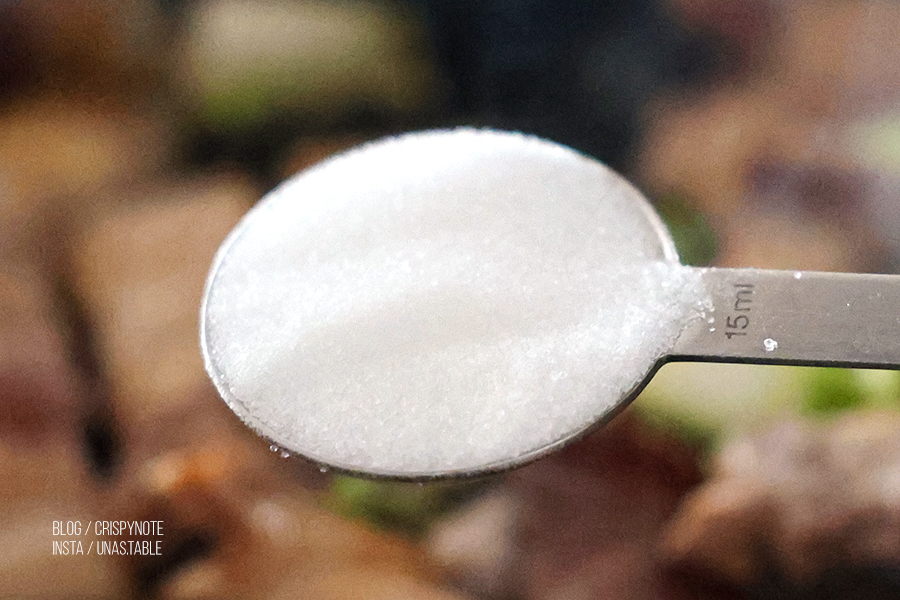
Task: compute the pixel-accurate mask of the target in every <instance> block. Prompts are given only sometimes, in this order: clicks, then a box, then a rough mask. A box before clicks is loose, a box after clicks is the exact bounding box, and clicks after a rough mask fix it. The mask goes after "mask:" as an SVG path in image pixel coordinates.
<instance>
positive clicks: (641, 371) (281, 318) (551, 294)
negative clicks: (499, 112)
mask: <svg viewBox="0 0 900 600" xmlns="http://www.w3.org/2000/svg"><path fill="white" fill-rule="evenodd" d="M595 300H596V302H595ZM644 304H646V305H647V306H644ZM200 327H201V332H200V338H201V346H202V350H203V355H204V360H205V364H206V368H207V371H208V372H209V374H210V377H211V378H212V380H213V382H214V383H215V385H216V387H217V388H218V390H219V392H220V394H221V395H222V397H223V398H224V399H225V401H226V402H227V403H228V405H229V406H230V407H231V409H232V410H233V411H234V412H235V413H236V414H237V415H238V416H239V417H240V418H241V419H242V420H243V421H244V422H245V423H247V424H248V425H249V426H251V427H252V428H253V429H255V430H256V431H257V432H258V433H259V434H260V435H263V436H264V437H266V438H268V439H270V440H271V441H272V442H273V443H274V444H275V445H277V447H279V448H281V449H283V450H285V451H289V452H291V453H295V454H299V455H302V456H305V457H307V458H310V459H312V460H314V461H316V462H319V463H321V464H323V465H325V466H330V467H334V468H337V469H341V470H345V471H351V472H354V473H360V474H366V475H374V476H386V477H397V478H405V479H425V478H434V477H446V476H461V475H472V474H479V473H485V472H492V471H499V470H503V469H508V468H511V467H514V466H517V465H521V464H523V463H525V462H528V461H531V460H533V459H535V458H538V457H540V456H542V455H543V454H546V453H547V452H550V451H552V450H554V449H556V448H558V447H560V446H562V445H564V444H566V443H568V442H570V441H572V440H573V439H575V438H577V437H579V436H580V435H583V434H584V433H585V432H586V431H588V430H590V429H591V428H592V427H595V426H596V425H598V424H600V423H603V422H605V421H607V420H609V419H610V418H612V416H614V415H615V414H616V412H617V411H618V410H620V409H621V408H623V407H624V406H626V405H627V404H628V403H629V402H630V401H631V400H632V399H633V398H634V397H635V396H636V395H637V394H638V393H639V392H640V390H641V389H642V388H643V387H644V385H645V384H646V383H647V382H648V381H649V380H650V378H651V377H652V375H653V373H654V372H655V371H656V370H657V369H658V368H659V367H660V366H662V365H663V364H664V363H665V362H667V361H674V360H694V361H710V362H752V363H766V364H792V365H824V366H854V367H870V368H891V369H896V368H898V367H900V278H898V277H895V276H884V275H859V274H837V273H815V272H803V273H801V272H785V271H764V270H753V269H694V268H690V267H684V266H682V265H680V263H679V262H678V257H677V253H676V251H675V248H674V245H673V243H672V240H671V238H670V237H669V235H668V232H667V231H666V230H665V227H664V226H663V225H662V222H661V221H660V219H659V218H658V217H657V216H656V214H655V213H654V212H653V210H652V208H650V205H649V203H647V202H646V200H645V199H644V198H643V197H642V196H641V194H640V193H639V192H638V191H637V190H635V189H634V188H633V187H631V186H630V185H629V184H628V183H627V182H625V181H624V180H623V179H621V178H620V177H619V176H617V175H616V174H614V173H612V172H611V171H610V170H609V169H607V168H606V167H604V166H603V165H601V164H600V163H598V162H597V161H594V160H592V159H590V158H587V157H584V156H582V155H580V154H577V153H576V152H574V151H572V150H570V149H567V148H564V147H562V146H559V145H556V144H553V143H550V142H546V141H543V140H538V139H535V138H531V137H528V136H522V135H519V134H511V133H503V132H496V131H487V130H468V129H463V130H454V131H435V132H426V133H420V134H411V135H407V136H401V137H399V138H394V139H390V140H387V141H382V142H377V143H374V144H370V145H367V146H365V147H363V148H362V149H359V150H355V151H352V152H350V153H348V154H346V155H344V156H341V157H338V158H336V159H332V160H330V161H327V162H326V163H325V164H323V165H321V166H319V167H316V168H313V169H312V170H310V171H308V172H306V173H304V174H301V175H299V176H297V177H296V178H294V179H293V180H291V181H289V182H288V183H286V184H285V185H283V186H282V187H280V188H279V189H277V190H276V191H274V192H273V193H272V194H270V195H269V196H268V197H267V198H266V199H264V200H263V201H262V202H261V203H260V204H259V205H258V206H257V207H256V208H255V209H254V210H252V211H251V212H250V213H249V214H248V215H247V217H245V219H244V220H243V221H242V222H241V223H240V224H239V225H238V226H237V228H236V229H235V230H234V231H233V232H232V234H231V235H230V236H229V238H228V240H226V242H225V243H224V244H223V245H222V248H221V249H220V251H219V253H218V255H217V257H216V260H215V262H214V264H213V267H212V270H211V272H210V275H209V278H208V281H207V287H206V291H205V294H204V298H203V305H202V308H201V323H200ZM610 382H612V383H610Z"/></svg>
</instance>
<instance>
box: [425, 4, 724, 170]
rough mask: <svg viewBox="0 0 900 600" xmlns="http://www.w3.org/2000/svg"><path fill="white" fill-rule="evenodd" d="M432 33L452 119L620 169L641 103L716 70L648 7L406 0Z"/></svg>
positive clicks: (703, 46) (689, 39)
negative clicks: (549, 142)
mask: <svg viewBox="0 0 900 600" xmlns="http://www.w3.org/2000/svg"><path fill="white" fill-rule="evenodd" d="M409 1H410V2H411V3H413V4H417V5H419V6H420V7H421V8H422V10H423V11H424V14H426V15H427V22H428V24H429V26H430V29H431V32H432V37H433V39H434V43H435V45H436V48H437V51H438V57H439V61H440V64H441V66H442V68H443V70H444V73H445V74H446V75H447V77H448V78H449V79H450V80H451V82H452V83H453V84H454V88H455V96H454V100H455V107H456V111H457V114H458V117H457V118H459V119H463V120H469V119H471V120H474V121H475V122H477V123H479V124H482V125H488V126H493V127H499V128H504V129H514V130H520V131H524V132H528V133H533V134H536V135H540V136H543V137H547V138H550V139H553V140H556V141H558V142H562V143H564V144H568V145H570V146H572V147H574V148H576V149H578V150H581V151H583V152H586V153H589V154H592V155H594V156H596V157H598V158H600V159H601V160H603V161H605V162H607V163H609V164H611V165H613V166H617V167H622V166H623V164H624V163H625V161H626V160H627V159H629V158H630V153H631V151H632V149H633V143H634V142H635V140H636V139H637V137H638V136H639V135H640V130H641V125H640V119H639V115H640V112H641V109H642V107H643V105H644V104H645V103H646V102H647V100H648V99H649V98H650V97H651V96H652V95H653V94H655V93H657V92H658V91H660V90H661V89H662V88H664V87H667V86H676V85H683V84H688V83H696V82H697V81H699V80H702V79H703V78H704V77H707V76H709V75H710V74H712V73H713V72H714V70H715V68H716V67H717V60H716V55H715V54H714V52H713V49H712V46H711V45H710V41H709V39H708V38H706V37H704V36H703V35H702V34H697V33H690V32H688V31H686V30H685V29H684V28H682V27H680V26H678V25H677V24H676V23H675V22H674V21H673V20H672V19H671V18H669V16H668V15H667V14H666V12H665V11H664V10H663V9H662V8H661V7H660V6H659V3H658V2H657V1H655V0H632V1H630V2H596V1H594V0H560V1H557V2H541V1H535V0H524V1H523V0H409Z"/></svg>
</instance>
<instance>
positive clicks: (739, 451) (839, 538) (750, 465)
mask: <svg viewBox="0 0 900 600" xmlns="http://www.w3.org/2000/svg"><path fill="white" fill-rule="evenodd" d="M898 468H900V417H898V416H897V414H895V413H867V414H859V413H856V414H849V415H847V416H844V417H842V418H841V419H839V420H836V421H833V422H831V423H829V424H825V425H819V426H816V427H813V426H811V425H802V424H799V423H791V422H788V423H782V424H780V425H778V426H776V427H774V428H772V429H771V430H769V431H766V432H764V433H762V434H760V435H756V436H753V437H745V438H742V439H738V440H734V441H733V442H731V443H729V444H728V445H727V446H726V447H725V448H723V450H722V451H721V452H720V454H719V456H718V457H717V459H716V463H715V465H714V471H713V474H712V477H711V479H710V480H709V481H708V482H707V483H705V484H704V485H703V486H702V487H700V488H699V489H698V490H697V491H696V492H694V493H693V494H692V495H691V496H690V497H689V498H688V499H687V501H686V502H685V503H684V505H683V506H682V507H681V509H680V511H679V514H678V515H677V516H676V517H675V519H674V520H673V521H672V523H671V524H670V525H669V527H668V530H667V532H666V534H665V537H664V541H663V544H662V546H661V552H662V556H663V558H664V560H665V561H666V562H667V563H668V564H669V565H670V566H671V567H672V569H674V570H676V571H679V572H692V573H697V574H699V575H702V577H703V578H705V579H707V580H712V581H718V582H721V583H725V584H730V585H733V586H736V587H740V588H743V589H745V590H747V591H748V592H749V593H750V595H751V596H752V597H759V598H820V597H829V598H830V597H834V598H888V597H894V596H896V594H897V592H898V591H900V587H898V583H900V581H898V579H897V574H898V573H900V506H898V503H897V495H898V490H900V487H898V483H897V477H896V474H897V472H898ZM863 581H864V585H863V584H862V583H863ZM854 588H855V589H854ZM888 591H891V592H892V593H890V594H887V592H888ZM879 593H884V594H886V595H883V596H879V595H878V594H879ZM854 594H856V595H854Z"/></svg>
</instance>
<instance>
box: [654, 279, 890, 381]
mask: <svg viewBox="0 0 900 600" xmlns="http://www.w3.org/2000/svg"><path fill="white" fill-rule="evenodd" d="M701 277H702V279H703V282H704V285H705V287H706V291H707V294H708V297H709V298H710V300H711V302H712V305H713V306H714V310H708V309H707V311H706V313H705V316H704V317H702V318H697V319H694V320H692V321H691V322H690V323H689V324H688V325H687V327H685V329H684V330H683V331H682V333H681V335H680V337H679V338H678V340H677V341H676V342H675V344H674V347H673V349H672V351H671V352H670V355H669V357H668V360H693V361H707V362H740V363H759V364H778V365H807V366H831V367H863V368H876V369H898V368H900V276H898V275H860V274H849V273H821V272H810V271H804V272H799V271H766V270H756V269H702V272H701Z"/></svg>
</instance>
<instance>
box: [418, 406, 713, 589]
mask: <svg viewBox="0 0 900 600" xmlns="http://www.w3.org/2000/svg"><path fill="white" fill-rule="evenodd" d="M697 458H698V453H697V451H696V449H694V448H691V447H689V446H687V445H685V444H684V443H683V442H681V441H679V440H677V439H676V438H674V437H672V436H671V435H669V434H668V433H666V432H664V431H661V430H659V429H657V428H655V427H653V426H651V425H649V424H647V423H645V422H643V421H642V420H641V418H640V417H639V416H638V415H637V414H636V413H634V412H629V411H626V412H625V413H624V414H622V415H620V416H619V417H617V418H616V420H615V421H613V422H612V423H611V424H609V425H608V426H606V427H605V428H604V429H602V430H600V431H597V432H594V433H593V434H591V435H589V436H587V437H586V438H584V439H583V440H581V441H579V442H577V443H575V444H572V445H571V446H569V447H567V448H565V449H563V450H562V451H560V452H558V453H556V454H553V455H551V456H549V457H547V458H545V459H543V460H541V461H538V462H536V463H534V464H533V465H529V466H526V467H523V468H521V469H518V470H516V471H513V472H511V473H510V474H508V475H507V476H506V478H505V480H504V481H503V483H501V484H500V485H498V486H496V487H495V488H494V489H493V490H492V491H490V492H489V493H488V494H487V495H485V496H484V497H482V498H480V499H477V500H476V501H474V502H473V503H472V504H471V505H469V508H468V512H466V509H464V510H463V512H460V513H458V514H456V515H453V516H450V517H448V519H447V521H445V522H444V523H442V524H439V525H438V528H437V529H436V532H435V537H433V538H432V539H431V541H430V544H431V547H432V549H433V551H434V552H435V553H436V556H437V557H438V558H439V559H440V560H442V561H443V562H444V564H446V565H447V566H448V567H449V568H451V569H452V570H453V571H454V572H455V573H456V575H457V577H458V578H459V580H460V581H462V582H463V583H465V584H467V585H469V586H470V587H471V588H472V589H474V590H476V591H477V592H478V593H480V594H482V595H487V597H493V598H524V599H527V600H556V599H562V598H567V599H569V598H571V599H582V598H584V599H589V598H604V597H609V598H635V599H647V600H655V599H659V600H663V599H665V600H673V599H680V598H686V597H690V596H684V595H680V594H681V592H682V589H681V587H680V585H679V583H678V582H677V581H676V580H669V579H666V578H665V577H664V576H663V573H662V570H661V568H660V565H659V564H658V563H657V562H656V558H655V548H656V545H657V543H658V540H659V535H660V532H661V531H662V529H663V527H664V526H665V523H666V522H667V520H668V519H669V518H670V517H671V515H672V514H674V513H675V511H676V510H677V509H678V506H679V503H680V501H681V499H682V497H683V496H684V495H685V494H687V493H688V492H689V491H690V490H691V489H693V488H694V487H695V486H696V485H698V484H699V483H700V481H701V479H702V477H701V473H700V469H699V467H698V464H697Z"/></svg>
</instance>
